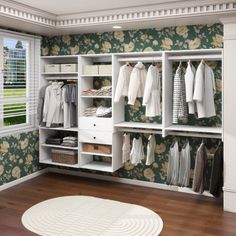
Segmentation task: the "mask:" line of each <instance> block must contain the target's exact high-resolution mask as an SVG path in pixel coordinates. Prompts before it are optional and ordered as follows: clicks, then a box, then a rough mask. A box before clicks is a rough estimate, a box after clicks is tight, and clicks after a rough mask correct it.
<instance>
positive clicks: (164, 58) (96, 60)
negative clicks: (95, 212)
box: [39, 49, 223, 172]
mask: <svg viewBox="0 0 236 236" xmlns="http://www.w3.org/2000/svg"><path fill="white" fill-rule="evenodd" d="M222 54H223V50H222V49H199V50H180V51H163V52H135V53H113V54H90V55H78V56H47V57H41V79H40V87H42V86H44V85H46V84H47V83H48V81H52V80H71V79H73V80H76V81H78V127H72V128H70V129H64V128H61V127H59V128H46V127H39V132H40V158H39V159H40V162H41V163H45V164H53V165H61V166H68V167H74V168H85V169H91V170H98V171H106V172H114V171H115V170H117V169H119V168H120V167H121V166H122V160H121V151H122V131H126V132H137V133H153V134H161V135H162V137H166V136H167V135H176V136H191V137H202V138H216V139H222V127H199V126H190V125H173V124H172V109H173V108H172V89H173V69H172V67H173V63H176V62H179V61H188V60H191V61H200V60H201V59H204V60H205V61H222V59H223V58H222ZM138 61H141V62H143V63H149V64H150V63H152V62H154V63H156V62H158V63H161V65H162V75H161V84H162V90H161V94H162V95H161V97H162V102H161V105H162V107H161V111H162V113H161V120H162V123H161V124H159V123H143V122H127V121H125V99H124V98H121V99H120V101H119V102H118V103H115V102H114V95H115V91H116V85H117V79H118V74H119V69H120V66H121V65H124V64H125V63H126V62H130V63H137V62H138ZM67 63H68V64H77V65H78V72H77V71H76V72H50V73H48V72H45V70H44V68H45V65H46V64H67ZM101 64H103V65H104V64H105V65H111V66H112V68H111V69H110V70H107V71H106V70H104V68H103V70H102V71H101V70H100V71H99V67H98V65H101ZM89 66H93V67H89ZM107 68H108V67H107ZM108 69H109V68H108ZM94 79H96V80H100V79H101V80H103V79H107V80H110V81H111V86H112V93H111V94H109V95H108V96H107V95H105V96H103V95H102V96H99V95H88V94H86V95H84V93H82V91H84V90H89V89H93V88H94ZM222 81H223V79H222ZM222 85H223V83H222ZM222 91H223V90H222ZM97 99H104V100H106V102H107V103H109V105H110V106H111V107H112V115H111V117H96V116H91V117H88V116H85V115H84V111H85V109H86V108H88V107H91V106H94V101H96V100H97ZM222 99H223V92H222ZM222 104H223V102H222ZM222 111H223V108H222ZM222 114H223V112H222ZM222 119H223V117H222ZM222 123H223V122H222ZM57 131H62V132H63V131H68V132H77V134H78V147H72V148H70V147H63V146H57V145H48V144H45V140H46V139H47V137H49V136H51V135H53V134H55V133H56V132H57ZM84 144H90V145H94V147H95V146H96V145H105V146H106V147H110V148H111V153H109V154H108V153H105V152H104V153H97V152H91V151H88V150H87V151H86V150H84ZM52 147H57V148H61V149H63V150H64V149H69V150H70V149H71V150H77V151H78V164H74V165H67V164H60V163H55V162H52V160H51V148H52Z"/></svg>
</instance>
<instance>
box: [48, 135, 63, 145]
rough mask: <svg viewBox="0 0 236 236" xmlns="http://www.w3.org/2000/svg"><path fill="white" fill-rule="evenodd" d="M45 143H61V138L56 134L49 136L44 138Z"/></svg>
mask: <svg viewBox="0 0 236 236" xmlns="http://www.w3.org/2000/svg"><path fill="white" fill-rule="evenodd" d="M45 143H46V144H53V145H61V143H62V138H60V137H58V136H51V137H48V138H47V139H46V142H45Z"/></svg>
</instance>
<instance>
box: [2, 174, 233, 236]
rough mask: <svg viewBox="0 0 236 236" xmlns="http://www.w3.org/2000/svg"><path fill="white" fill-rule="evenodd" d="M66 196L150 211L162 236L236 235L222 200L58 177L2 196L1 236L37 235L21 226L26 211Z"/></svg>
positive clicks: (40, 179)
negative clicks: (159, 221) (160, 223)
mask: <svg viewBox="0 0 236 236" xmlns="http://www.w3.org/2000/svg"><path fill="white" fill-rule="evenodd" d="M65 195H89V196H95V197H100V198H107V199H113V200H118V201H122V202H127V203H133V204H138V205H142V206H145V207H148V208H150V209H152V210H153V211H155V212H156V213H158V214H159V215H160V216H161V217H162V219H163V221H164V229H163V231H162V234H161V235H162V236H165V235H166V236H175V235H178V236H179V235H180V236H185V235H186V236H198V235H199V236H203V235H207V236H210V235H214V236H215V235H222V236H227V235H236V214H233V213H227V212H224V211H223V209H222V201H220V200H216V199H212V198H208V197H202V196H195V195H191V194H184V193H176V192H171V191H164V190H158V189H152V188H144V187H138V186H132V185H126V184H119V183H113V182H106V181H101V180H93V179H86V178H81V177H75V176H67V175H60V174H54V173H48V174H44V175H42V176H40V177H37V178H35V179H32V180H30V181H27V182H25V183H22V184H20V185H17V186H15V187H12V188H10V189H8V190H5V191H2V192H0V235H1V236H21V235H22V236H28V235H34V234H32V233H31V232H29V231H27V230H26V229H24V227H23V226H22V224H21V216H22V214H23V213H24V211H25V210H27V209H28V208H29V207H31V206H32V205H34V204H36V203H38V202H41V201H43V200H46V199H49V198H54V197H59V196H65ZM124 236H125V235H124Z"/></svg>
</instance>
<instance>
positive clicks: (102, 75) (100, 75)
mask: <svg viewBox="0 0 236 236" xmlns="http://www.w3.org/2000/svg"><path fill="white" fill-rule="evenodd" d="M79 76H80V77H111V76H112V75H111V74H99V75H98V74H94V75H79Z"/></svg>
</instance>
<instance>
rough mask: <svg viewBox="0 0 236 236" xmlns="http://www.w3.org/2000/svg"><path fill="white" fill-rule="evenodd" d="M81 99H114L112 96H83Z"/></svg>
mask: <svg viewBox="0 0 236 236" xmlns="http://www.w3.org/2000/svg"><path fill="white" fill-rule="evenodd" d="M80 97H81V98H112V96H99V95H81V96H80Z"/></svg>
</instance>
